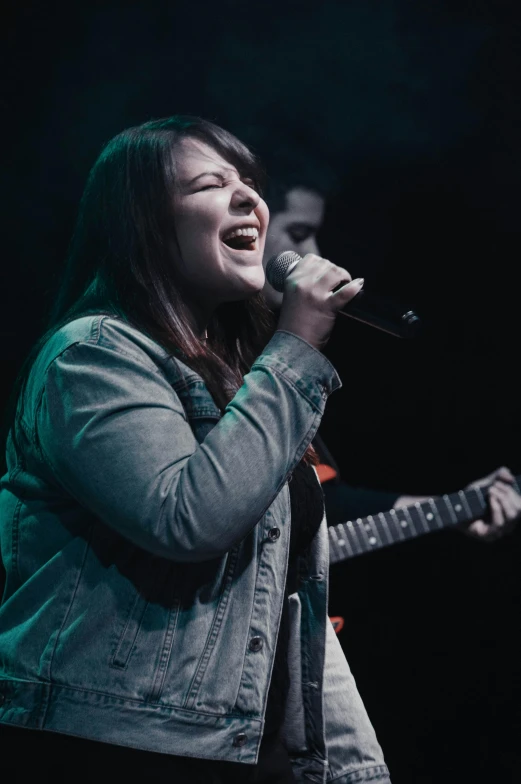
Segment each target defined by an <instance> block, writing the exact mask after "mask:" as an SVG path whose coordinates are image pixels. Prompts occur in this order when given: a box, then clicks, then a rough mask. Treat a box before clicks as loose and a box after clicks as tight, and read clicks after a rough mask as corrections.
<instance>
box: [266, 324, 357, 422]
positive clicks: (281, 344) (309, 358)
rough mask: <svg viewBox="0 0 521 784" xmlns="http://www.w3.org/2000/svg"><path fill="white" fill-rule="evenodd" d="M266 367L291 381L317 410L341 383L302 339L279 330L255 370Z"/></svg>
mask: <svg viewBox="0 0 521 784" xmlns="http://www.w3.org/2000/svg"><path fill="white" fill-rule="evenodd" d="M259 366H261V367H262V366H264V367H269V368H270V369H272V370H274V371H276V372H277V373H280V374H281V375H283V376H284V377H285V378H286V379H288V380H289V381H290V382H291V383H292V384H293V385H294V386H295V387H297V389H298V390H299V391H300V392H301V393H302V394H303V395H305V396H306V397H307V398H308V399H309V400H310V401H311V402H312V403H313V405H315V406H316V408H318V409H321V408H322V406H323V403H324V400H325V399H326V398H327V397H328V396H329V395H330V394H331V392H334V391H335V390H336V389H340V387H341V386H342V382H341V381H340V378H339V376H338V373H337V372H336V370H335V368H334V367H333V365H332V364H331V362H330V361H329V360H328V359H327V358H326V357H325V356H324V355H323V354H322V353H321V352H320V351H318V350H317V349H316V348H314V347H313V346H312V345H311V344H310V343H308V342H307V341H306V340H304V339H303V338H300V337H298V336H297V335H294V334H293V333H292V332H287V331H286V330H283V329H278V330H277V331H276V332H275V333H274V335H273V337H272V338H271V340H270V341H269V343H268V344H267V345H266V347H265V348H264V351H263V352H262V354H261V355H260V356H259V357H258V358H257V359H256V360H255V362H254V364H253V367H252V370H253V368H256V367H259Z"/></svg>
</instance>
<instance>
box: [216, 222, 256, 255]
mask: <svg viewBox="0 0 521 784" xmlns="http://www.w3.org/2000/svg"><path fill="white" fill-rule="evenodd" d="M258 237H259V232H258V230H257V229H256V228H254V227H253V226H252V227H248V228H245V229H235V230H234V231H230V232H228V234H226V235H225V236H224V237H223V238H222V241H223V242H224V244H225V245H226V246H227V247H228V248H231V249H232V250H257V239H258Z"/></svg>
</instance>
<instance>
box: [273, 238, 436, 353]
mask: <svg viewBox="0 0 521 784" xmlns="http://www.w3.org/2000/svg"><path fill="white" fill-rule="evenodd" d="M301 259H302V256H299V255H298V253H295V252H294V251H292V250H286V251H284V252H283V253H279V254H278V256H273V257H272V258H271V259H270V260H269V261H268V263H267V265H266V278H267V280H268V283H269V284H270V285H271V286H273V288H274V289H275V291H284V281H285V279H286V276H287V275H289V273H290V272H291V270H292V269H293V268H294V267H295V266H296V265H297V264H298V263H299V261H300V260H301ZM339 313H341V314H342V315H343V316H349V318H352V319H356V320H357V321H361V322H362V323H363V324H369V326H371V327H376V329H381V330H383V332H387V333H389V334H390V335H394V336H395V337H397V338H412V337H415V335H417V334H418V331H419V328H420V325H421V322H420V319H419V318H418V316H417V315H416V313H414V311H412V310H407V311H404V308H403V307H400V305H397V304H396V303H395V302H391V301H390V300H387V299H384V298H382V297H379V296H377V295H375V294H367V292H366V291H364V289H362V290H361V291H359V292H358V294H357V295H356V296H355V297H353V299H352V300H351V301H350V302H348V303H347V305H346V306H345V307H344V308H343V309H342V310H340V311H339Z"/></svg>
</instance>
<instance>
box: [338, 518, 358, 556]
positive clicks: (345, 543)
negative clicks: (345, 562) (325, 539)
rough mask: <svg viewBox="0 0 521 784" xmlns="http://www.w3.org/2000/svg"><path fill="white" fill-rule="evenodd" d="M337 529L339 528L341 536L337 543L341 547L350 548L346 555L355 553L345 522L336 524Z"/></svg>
mask: <svg viewBox="0 0 521 784" xmlns="http://www.w3.org/2000/svg"><path fill="white" fill-rule="evenodd" d="M336 527H337V529H339V530H340V534H341V538H340V539H339V540H338V544H339V545H341V546H342V547H345V548H346V549H347V550H350V552H349V553H348V555H355V551H354V548H353V542H352V540H351V537H350V535H349V532H348V530H347V526H346V524H345V523H340V525H337V526H336Z"/></svg>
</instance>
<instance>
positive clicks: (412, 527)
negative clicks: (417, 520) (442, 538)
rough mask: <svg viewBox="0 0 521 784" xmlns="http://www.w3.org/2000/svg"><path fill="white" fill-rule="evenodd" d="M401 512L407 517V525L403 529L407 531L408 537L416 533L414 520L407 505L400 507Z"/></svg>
mask: <svg viewBox="0 0 521 784" xmlns="http://www.w3.org/2000/svg"><path fill="white" fill-rule="evenodd" d="M411 508H413V507H411ZM402 512H403V513H404V515H405V517H407V519H408V523H409V525H408V526H407V528H404V531H407V533H408V534H409V536H408V537H407V538H408V539H410V538H411V537H412V536H416V535H417V531H416V526H415V525H414V520H413V519H412V515H411V513H410V511H409V508H408V507H407V506H404V507H402Z"/></svg>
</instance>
